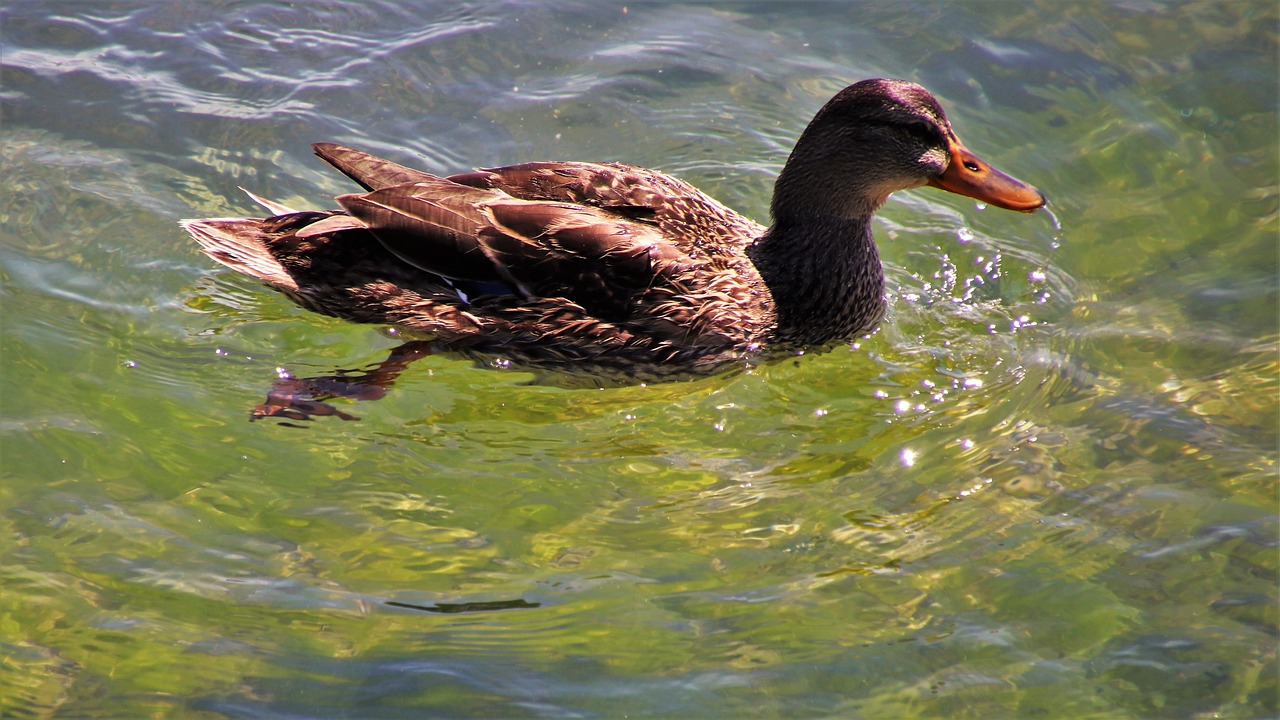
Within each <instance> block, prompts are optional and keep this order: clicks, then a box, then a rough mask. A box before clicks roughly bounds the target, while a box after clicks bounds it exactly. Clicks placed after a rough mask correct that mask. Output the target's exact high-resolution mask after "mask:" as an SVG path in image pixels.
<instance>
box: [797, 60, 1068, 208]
mask: <svg viewBox="0 0 1280 720" xmlns="http://www.w3.org/2000/svg"><path fill="white" fill-rule="evenodd" d="M924 185H932V186H934V187H937V188H942V189H943V190H948V191H950V192H954V193H959V194H961V195H967V196H969V197H972V198H975V199H977V200H981V201H982V202H985V203H988V204H991V205H995V206H997V207H1002V208H1007V209H1009V210H1018V211H1020V212H1031V211H1033V210H1036V209H1037V208H1040V207H1042V206H1044V204H1045V198H1044V196H1043V195H1041V194H1040V191H1039V190H1036V189H1035V188H1034V187H1031V186H1030V185H1027V184H1026V183H1024V182H1022V181H1020V180H1017V179H1016V178H1013V177H1010V176H1009V175H1006V174H1004V173H1002V172H1000V171H999V170H997V169H995V168H994V167H991V166H990V165H989V164H987V163H986V162H984V161H983V160H981V159H979V158H978V157H977V156H976V155H974V154H973V153H972V152H970V151H969V150H968V149H967V148H966V147H965V146H964V144H963V143H961V142H960V139H959V138H958V137H956V134H955V131H953V130H952V129H951V123H950V122H948V121H947V116H946V113H944V112H943V111H942V107H941V106H940V105H939V104H938V101H937V100H936V99H935V98H934V97H933V95H930V94H929V92H928V91H927V90H925V89H924V88H922V87H920V86H919V85H916V84H914V83H909V82H905V81H902V80H886V79H876V80H864V81H862V82H859V83H855V84H853V85H850V86H849V87H847V88H845V89H844V90H841V91H840V92H839V93H837V94H836V96H835V97H834V98H832V99H831V101H830V102H828V103H827V104H826V105H825V106H824V107H823V108H822V109H821V110H819V111H818V114H817V115H815V116H814V118H813V120H812V122H810V123H809V127H808V128H806V129H805V131H804V133H803V134H802V135H801V136H800V139H799V141H797V142H796V147H795V150H793V151H792V153H791V157H790V158H789V159H788V160H787V164H786V166H785V167H784V168H783V170H782V173H781V174H780V175H779V176H778V184H777V188H776V190H775V192H774V199H773V214H774V218H775V219H776V220H779V221H783V220H785V219H786V218H788V217H789V216H796V217H799V216H806V215H826V216H836V217H845V218H850V219H853V218H860V217H867V216H869V215H870V214H871V213H872V212H874V211H875V210H876V208H878V207H880V205H882V204H883V203H884V201H885V200H886V199H887V198H888V197H889V194H890V193H893V192H896V191H898V190H908V189H911V188H916V187H921V186H924Z"/></svg>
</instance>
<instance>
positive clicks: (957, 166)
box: [929, 138, 1048, 213]
mask: <svg viewBox="0 0 1280 720" xmlns="http://www.w3.org/2000/svg"><path fill="white" fill-rule="evenodd" d="M929 184H930V185H932V186H934V187H936V188H942V189H943V190H947V191H950V192H953V193H957V194H959V195H967V196H968V197H971V198H974V199H976V200H981V201H982V202H984V203H987V204H989V205H995V206H996V207H1002V208H1004V209H1006V210H1017V211H1018V212H1026V213H1029V212H1033V211H1035V210H1036V209H1038V208H1041V207H1044V204H1045V203H1046V202H1048V201H1047V200H1045V198H1044V195H1041V194H1040V191H1039V190H1037V189H1035V188H1033V187H1031V186H1030V185H1028V184H1026V183H1024V182H1022V181H1021V180H1019V179H1017V178H1015V177H1010V176H1009V175H1005V174H1004V173H1002V172H1000V171H999V170H997V169H995V168H993V167H991V166H990V165H988V164H987V163H986V162H984V161H982V160H980V159H979V158H978V156H977V155H974V154H973V153H971V152H969V149H968V148H966V147H965V146H964V145H962V144H960V141H959V140H957V139H954V138H953V139H952V142H951V163H950V164H949V165H947V169H946V170H945V171H943V173H942V174H941V175H939V176H937V177H935V178H932V179H930V180H929Z"/></svg>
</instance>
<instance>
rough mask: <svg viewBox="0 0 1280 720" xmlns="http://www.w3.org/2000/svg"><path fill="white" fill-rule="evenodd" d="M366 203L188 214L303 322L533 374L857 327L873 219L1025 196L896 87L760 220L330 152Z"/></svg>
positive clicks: (848, 98)
mask: <svg viewBox="0 0 1280 720" xmlns="http://www.w3.org/2000/svg"><path fill="white" fill-rule="evenodd" d="M313 147H314V149H315V152H316V154H317V155H319V156H320V157H321V158H322V159H324V160H325V161H326V162H328V163H329V164H331V165H333V166H334V167H335V168H337V169H338V170H340V171H341V172H343V173H344V174H346V175H347V176H348V177H349V178H351V179H352V180H354V181H355V182H356V183H358V184H359V185H361V186H362V187H363V188H364V190H365V192H363V193H353V194H349V195H342V196H339V197H338V198H337V203H338V205H339V206H341V208H342V209H341V210H323V211H316V210H302V211H296V210H293V209H290V208H288V207H284V206H282V205H279V204H277V203H274V202H271V201H268V200H263V199H261V198H257V197H255V196H252V195H251V197H253V199H254V200H255V201H257V202H258V203H260V204H261V205H263V206H264V207H265V208H266V209H267V210H268V211H269V212H270V213H271V214H270V216H268V217H266V218H260V219H253V218H251V219H207V220H185V221H183V223H182V224H183V226H184V227H185V228H186V229H187V231H188V232H190V233H191V236H192V237H193V238H195V240H196V241H197V242H199V243H200V245H201V246H202V247H203V249H204V252H205V253H206V254H208V255H209V256H210V257H211V258H213V259H214V260H216V261H218V262H220V263H222V264H224V265H226V266H228V267H230V268H232V269H234V270H236V271H238V272H241V273H244V274H245V275H249V276H251V277H254V278H257V279H258V280H261V281H263V282H265V283H266V284H268V285H270V286H271V287H273V288H275V289H276V290H279V291H280V292H283V293H284V294H285V295H287V296H289V297H290V298H291V299H292V300H293V301H294V302H296V303H298V304H299V305H301V306H303V307H305V308H308V309H310V310H313V311H316V312H320V313H324V314H327V315H333V316H337V317H339V318H345V319H347V320H352V321H356V322H365V323H380V324H387V325H393V326H397V327H399V328H403V329H406V330H409V331H412V332H413V333H414V334H416V335H421V336H424V337H426V338H430V339H432V340H433V341H434V342H436V343H440V344H442V345H443V346H445V347H449V348H452V349H457V350H462V351H464V352H471V353H478V354H483V355H491V356H500V357H503V358H507V359H508V360H512V361H516V362H520V363H530V364H534V365H554V366H563V367H579V368H582V367H588V368H593V369H601V370H606V371H607V370H614V371H623V372H630V371H637V372H640V371H641V370H639V369H640V368H643V371H642V372H645V373H649V374H664V373H667V372H673V373H687V372H695V373H696V372H704V371H707V370H710V369H713V368H716V367H720V366H723V365H725V364H728V363H734V362H740V361H742V360H743V359H744V358H749V357H751V356H758V355H760V354H762V353H772V352H779V351H795V350H797V349H802V348H806V347H814V346H824V345H829V344H831V343H833V342H834V341H837V340H842V339H847V338H850V337H852V336H854V335H857V334H859V333H864V332H867V331H869V330H871V329H872V328H874V326H875V325H876V324H877V323H878V322H879V320H880V318H881V316H882V315H883V313H884V309H885V299H884V269H883V267H882V266H881V263H880V258H879V255H878V253H877V251H876V245H875V242H874V240H873V239H872V234H871V218H872V215H873V214H874V213H875V211H876V210H877V209H878V208H879V207H880V206H881V205H883V204H884V202H885V200H886V199H887V198H888V197H889V195H890V194H891V193H893V192H896V191H898V190H907V189H911V188H917V187H921V186H924V185H931V186H933V187H937V188H941V189H943V190H949V191H951V192H955V193H960V194H962V195H967V196H969V197H973V198H976V199H978V200H981V201H983V202H986V203H989V204H991V205H995V206H998V207H1002V208H1007V209H1010V210H1018V211H1022V212H1031V211H1034V210H1036V209H1037V208H1039V207H1041V206H1043V205H1044V204H1045V199H1044V196H1043V195H1041V194H1040V192H1039V191H1037V190H1036V189H1035V188H1033V187H1031V186H1029V185H1027V184H1025V183H1023V182H1021V181H1019V180H1016V179H1014V178H1012V177H1010V176H1008V175H1005V174H1004V173H1002V172H1000V171H999V170H996V169H995V168H993V167H991V166H990V165H988V164H987V163H985V162H983V161H982V160H980V159H978V158H977V157H976V156H974V155H973V154H972V153H971V152H970V151H969V150H967V149H966V148H965V146H964V145H962V144H961V142H960V140H959V139H958V138H957V137H956V134H955V132H954V131H953V130H952V129H951V124H950V123H949V122H948V121H947V117H946V115H945V114H944V113H943V111H942V108H941V106H939V104H938V101H937V100H936V99H935V98H934V97H933V96H932V95H930V94H929V93H928V91H926V90H925V89H924V88H922V87H920V86H919V85H915V84H913V83H910V82H904V81H900V80H886V79H876V80H865V81H863V82H859V83H855V84H853V85H850V86H849V87H847V88H845V89H844V90H841V91H840V92H839V93H837V94H836V96H835V97H833V98H832V99H831V101H830V102H828V103H827V104H826V105H825V106H824V107H823V108H822V109H821V110H819V111H818V114H817V115H816V116H814V118H813V121H812V122H810V123H809V126H808V127H807V128H806V129H805V131H804V133H803V134H802V135H801V136H800V139H799V140H798V141H797V142H796V145H795V149H794V150H793V151H792V152H791V156H790V158H789V159H788V160H787V162H786V165H785V166H784V167H783V169H782V172H781V174H780V175H779V176H778V179H777V183H776V186H775V188H774V194H773V202H772V205H771V214H772V217H773V224H772V225H770V226H769V227H764V226H762V225H759V224H757V223H755V222H753V221H751V220H749V219H747V218H745V217H743V216H742V215H740V214H738V213H736V212H734V211H733V210H730V209H729V208H727V207H725V206H724V205H722V204H720V203H719V202H717V201H716V200H714V199H712V198H711V197H709V196H707V195H706V194H704V193H702V192H701V191H699V190H698V189H696V188H694V187H693V186H692V185H690V184H688V183H686V182H684V181H682V180H679V179H676V178H674V177H671V176H670V175H666V174H664V173H661V172H657V171H655V170H647V169H644V168H639V167H632V166H629V165H620V164H616V163H585V162H531V163H524V164H521V165H512V166H508V167H498V168H486V169H482V170H477V171H474V172H467V173H462V174H460V175H451V176H448V177H439V176H436V175H432V174H430V173H426V172H422V171H420V170H414V169H411V168H408V167H405V166H402V165H398V164H396V163H394V162H391V161H389V160H383V159H381V158H378V157H374V156H373V155H370V154H368V153H365V152H361V151H359V150H355V149H352V148H349V147H344V146H342V145H336V144H333V143H318V144H316V145H314V146H313Z"/></svg>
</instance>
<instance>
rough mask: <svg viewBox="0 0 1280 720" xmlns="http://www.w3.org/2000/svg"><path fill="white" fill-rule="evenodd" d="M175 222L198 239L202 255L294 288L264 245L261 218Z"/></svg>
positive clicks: (289, 288) (286, 274)
mask: <svg viewBox="0 0 1280 720" xmlns="http://www.w3.org/2000/svg"><path fill="white" fill-rule="evenodd" d="M179 224H180V225H182V227H183V228H185V229H186V231H187V232H188V233H190V234H191V237H192V238H193V239H194V240H195V241H196V242H198V243H200V247H201V248H202V249H203V250H204V253H205V254H206V255H208V256H209V257H211V258H213V259H214V260H217V261H218V262H220V263H222V264H223V265H226V266H227V267H229V268H231V269H232V270H235V271H237V272H241V273H244V274H245V275H249V276H251V277H255V278H258V279H259V280H262V281H263V282H265V283H267V284H269V285H272V286H274V287H277V288H279V289H281V290H284V291H297V290H298V284H297V282H296V281H294V279H293V277H292V276H290V275H289V273H288V271H286V270H285V269H284V266H282V265H281V264H280V262H279V261H278V260H276V258H275V256H274V255H272V254H271V251H270V250H269V249H268V245H267V235H266V233H265V232H263V229H262V221H261V220H254V219H252V218H243V219H242V218H210V219H207V220H182V221H179Z"/></svg>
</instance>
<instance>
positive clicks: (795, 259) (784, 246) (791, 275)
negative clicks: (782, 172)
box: [747, 212, 884, 345]
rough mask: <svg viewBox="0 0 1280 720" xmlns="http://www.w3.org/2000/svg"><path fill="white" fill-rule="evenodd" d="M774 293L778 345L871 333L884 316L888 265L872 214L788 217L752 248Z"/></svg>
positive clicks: (761, 270)
mask: <svg viewBox="0 0 1280 720" xmlns="http://www.w3.org/2000/svg"><path fill="white" fill-rule="evenodd" d="M747 254H748V256H749V257H750V258H751V261H752V262H753V263H754V264H755V266H756V268H757V269H758V270H759V272H760V275H761V277H762V278H763V279H764V281H765V284H766V285H768V286H769V292H770V294H771V295H772V296H773V301H774V307H775V311H776V313H777V326H776V329H775V331H774V340H775V341H776V342H780V343H783V344H788V345H819V344H823V343H828V342H831V341H834V340H840V339H844V338H847V337H850V336H852V335H854V334H856V333H859V332H863V331H866V330H870V329H871V328H872V327H873V326H874V325H875V324H876V323H877V322H878V321H879V320H880V317H881V316H882V315H883V314H884V267H883V266H882V265H881V264H880V254H879V252H877V250H876V244H875V241H874V240H873V239H872V237H871V213H870V212H868V213H867V214H866V215H865V216H857V217H852V218H851V217H833V216H821V215H816V216H804V217H798V216H784V217H782V218H781V219H778V220H777V221H776V222H775V223H774V225H773V226H772V227H770V228H769V230H768V232H766V233H765V234H764V236H762V237H761V238H760V239H759V240H757V241H756V242H755V243H753V244H752V245H751V247H749V248H748V249H747Z"/></svg>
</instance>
